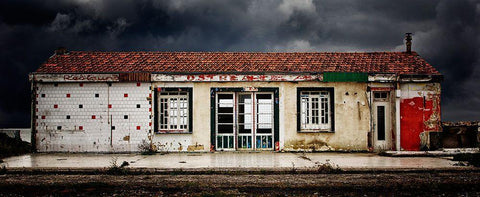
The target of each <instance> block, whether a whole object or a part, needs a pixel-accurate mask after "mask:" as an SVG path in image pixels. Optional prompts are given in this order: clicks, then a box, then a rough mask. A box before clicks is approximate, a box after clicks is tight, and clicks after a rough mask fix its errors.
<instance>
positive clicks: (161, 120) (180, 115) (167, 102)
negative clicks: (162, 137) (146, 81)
mask: <svg viewBox="0 0 480 197" xmlns="http://www.w3.org/2000/svg"><path fill="white" fill-rule="evenodd" d="M190 96H191V92H190V91H188V89H186V88H183V89H181V88H178V89H175V90H174V91H172V90H171V89H170V90H169V89H166V90H161V91H158V92H157V99H158V100H157V117H158V120H157V124H158V125H157V132H160V133H188V132H191V128H190V127H191V126H190V125H191V124H190V122H191V117H190V115H191V114H190V108H191V106H190V103H191V98H190Z"/></svg>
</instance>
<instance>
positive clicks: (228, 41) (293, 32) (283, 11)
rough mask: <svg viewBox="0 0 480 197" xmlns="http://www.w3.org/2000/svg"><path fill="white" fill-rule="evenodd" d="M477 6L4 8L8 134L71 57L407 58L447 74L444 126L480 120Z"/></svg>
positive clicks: (49, 4)
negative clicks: (41, 80) (61, 50)
mask: <svg viewBox="0 0 480 197" xmlns="http://www.w3.org/2000/svg"><path fill="white" fill-rule="evenodd" d="M479 20H480V3H479V2H477V1H466V0H465V1H426V0H425V1H413V0H411V1H373V0H368V1H336V0H335V1H334V0H326V1H309V0H299V1H276V0H262V1H260V0H247V1H244V0H242V1H240V0H234V1H225V0H213V1H206V0H205V1H199V0H188V1H183V0H171V1H153V0H139V1H129V0H105V1H93V0H68V1H52V0H46V1H40V0H37V1H21V0H20V1H10V0H6V1H1V2H0V47H1V48H2V52H1V53H0V65H1V67H2V74H1V75H2V77H1V78H0V83H1V85H0V88H1V89H0V90H1V91H2V94H3V95H6V94H7V93H8V96H2V97H0V127H5V126H24V127H26V126H28V123H29V118H28V117H29V111H30V109H29V108H30V105H29V84H28V81H27V74H28V73H29V72H33V71H34V70H35V69H36V68H37V67H38V66H39V65H40V64H41V63H42V62H43V61H45V60H46V59H47V58H48V57H49V56H50V55H52V54H53V50H54V49H55V48H56V47H58V46H66V47H67V48H68V49H70V50H108V51H130V50H162V51H403V50H404V46H403V35H404V33H405V32H412V33H414V44H413V49H414V50H416V51H417V52H419V53H420V54H421V55H422V56H423V57H424V58H426V59H427V60H428V61H429V62H430V63H432V64H433V65H434V66H435V67H436V68H437V69H438V70H440V71H441V72H442V73H443V74H444V75H445V79H446V80H445V82H444V83H443V86H444V100H443V101H444V102H443V106H444V108H443V109H444V110H443V111H444V113H443V115H444V116H443V117H444V119H449V120H460V119H478V117H480V116H479V115H480V112H479V111H480V110H478V109H480V99H478V98H479V97H480V95H479V94H480V93H479V91H475V90H477V89H478V88H479V87H480V85H478V83H477V82H476V79H478V77H479V76H480V74H479V72H480V71H479V56H480V55H479V53H480V51H479V46H480V43H479V42H480V38H479V37H480V36H479V35H480V29H479V27H480V24H479V23H480V22H479Z"/></svg>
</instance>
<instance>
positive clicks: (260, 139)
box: [255, 93, 273, 150]
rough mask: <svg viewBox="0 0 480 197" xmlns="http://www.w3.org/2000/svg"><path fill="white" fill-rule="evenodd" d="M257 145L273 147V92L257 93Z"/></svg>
mask: <svg viewBox="0 0 480 197" xmlns="http://www.w3.org/2000/svg"><path fill="white" fill-rule="evenodd" d="M255 103H256V110H255V120H256V127H255V128H256V130H255V145H256V146H255V147H256V149H268V150H271V149H272V148H273V94H272V93H255Z"/></svg>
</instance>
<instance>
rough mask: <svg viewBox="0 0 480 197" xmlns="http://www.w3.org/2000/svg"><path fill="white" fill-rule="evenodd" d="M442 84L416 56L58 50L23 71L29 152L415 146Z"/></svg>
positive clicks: (434, 114) (433, 126) (434, 118)
mask: <svg viewBox="0 0 480 197" xmlns="http://www.w3.org/2000/svg"><path fill="white" fill-rule="evenodd" d="M441 79H442V76H441V75H440V74H439V73H438V71H436V70H435V69H434V68H433V67H432V66H431V65H430V64H428V63H427V62H426V61H425V60H423V59H422V58H421V57H420V56H418V54H416V53H415V52H381V53H378V52H376V53H227V52H212V53H204V52H191V53H184V52H81V51H78V52H77V51H73V52H64V51H63V52H58V53H56V54H55V55H53V56H52V57H50V58H49V59H48V60H47V61H46V62H45V63H44V64H42V65H41V67H40V68H39V69H38V70H37V71H36V72H35V73H32V74H31V75H30V80H31V81H32V90H33V91H32V98H33V99H32V109H33V110H32V115H33V116H32V117H33V118H32V128H33V129H32V132H33V133H32V134H33V135H32V136H33V137H32V139H33V143H34V144H35V147H36V149H37V151H39V152H132V151H139V145H141V144H144V143H146V144H152V145H153V147H155V149H156V150H158V151H242V150H247V151H248V150H267V151H274V150H276V151H279V150H285V151H304V150H314V151H327V150H358V151H361V150H384V149H386V150H400V149H401V150H419V149H420V148H421V147H422V146H429V144H428V141H429V140H428V137H429V136H430V135H429V133H430V132H439V131H440V130H441V129H440V128H441V127H440V115H441V114H440V92H441V88H440V81H441Z"/></svg>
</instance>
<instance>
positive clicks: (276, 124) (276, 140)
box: [210, 87, 280, 151]
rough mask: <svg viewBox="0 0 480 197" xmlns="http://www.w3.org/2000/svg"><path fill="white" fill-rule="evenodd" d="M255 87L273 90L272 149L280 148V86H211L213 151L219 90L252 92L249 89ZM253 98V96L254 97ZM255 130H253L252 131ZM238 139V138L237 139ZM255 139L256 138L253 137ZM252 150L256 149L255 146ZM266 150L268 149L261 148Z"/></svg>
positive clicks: (266, 90) (235, 148)
mask: <svg viewBox="0 0 480 197" xmlns="http://www.w3.org/2000/svg"><path fill="white" fill-rule="evenodd" d="M252 89H254V90H255V92H271V93H273V144H272V150H278V144H279V139H280V136H279V102H280V99H279V91H278V88H274V87H259V88H251V87H248V88H242V87H217V88H214V87H212V88H210V122H211V124H210V131H211V132H210V149H211V150H212V151H215V150H216V129H215V128H216V113H215V112H216V104H217V103H216V101H217V92H233V93H236V92H251V91H249V90H252ZM252 99H253V98H252ZM252 132H253V131H252ZM235 140H236V139H235ZM253 140H255V139H253ZM234 150H237V147H234ZM252 150H256V149H255V148H253V149H252ZM259 150H266V149H259Z"/></svg>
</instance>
